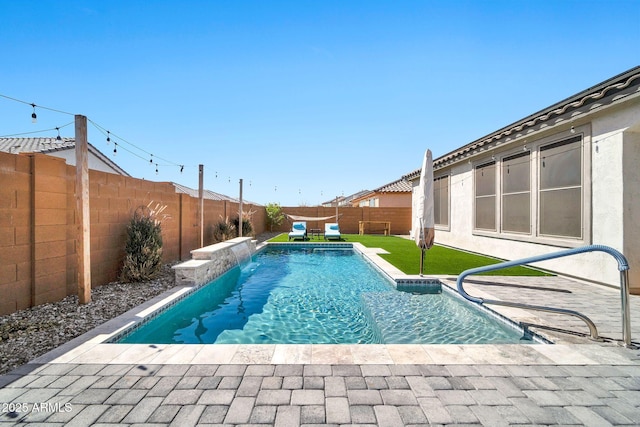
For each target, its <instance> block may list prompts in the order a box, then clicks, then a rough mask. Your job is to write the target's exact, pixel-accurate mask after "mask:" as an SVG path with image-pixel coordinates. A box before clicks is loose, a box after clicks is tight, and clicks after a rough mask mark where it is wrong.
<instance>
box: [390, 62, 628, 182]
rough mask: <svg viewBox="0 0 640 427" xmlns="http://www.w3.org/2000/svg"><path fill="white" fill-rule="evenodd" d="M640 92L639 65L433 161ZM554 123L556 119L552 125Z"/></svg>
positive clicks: (413, 175)
mask: <svg viewBox="0 0 640 427" xmlns="http://www.w3.org/2000/svg"><path fill="white" fill-rule="evenodd" d="M638 93H640V66H637V67H634V68H632V69H630V70H628V71H625V72H623V73H621V74H618V75H617V76H614V77H612V78H610V79H607V80H605V81H604V82H602V83H599V84H597V85H595V86H592V87H590V88H588V89H585V90H583V91H582V92H579V93H577V94H575V95H573V96H571V97H569V98H566V99H564V100H562V101H560V102H557V103H555V104H553V105H551V106H550V107H547V108H545V109H544V110H540V111H538V112H536V113H533V114H531V115H529V116H527V117H525V118H523V119H521V120H518V121H517V122H514V123H512V124H510V125H507V126H505V127H503V128H502V129H499V130H497V131H495V132H493V133H490V134H489V135H486V136H483V137H482V138H479V139H477V140H475V141H473V142H470V143H468V144H466V145H463V146H462V147H460V148H457V149H455V150H453V151H451V152H449V153H447V154H444V155H442V156H440V157H438V158H436V159H434V160H433V167H434V169H438V168H439V167H443V166H445V165H447V164H451V163H455V162H458V161H460V160H462V159H464V158H467V157H468V156H472V155H474V154H476V153H478V152H483V150H486V149H491V148H492V144H494V145H495V144H498V142H503V141H504V142H505V143H508V142H509V141H510V140H512V139H516V138H518V137H519V135H523V134H526V133H528V132H531V131H533V130H535V129H537V128H539V127H542V126H544V125H545V123H546V122H550V123H547V126H548V125H553V124H556V123H568V122H569V121H570V120H571V118H572V117H574V116H576V115H579V114H586V113H588V112H590V111H592V110H593V109H597V108H600V107H602V106H605V105H610V104H613V103H616V102H618V101H619V100H621V99H623V98H626V97H629V96H632V95H635V96H637V95H638ZM551 120H553V121H552V122H551ZM421 170H422V168H419V169H417V170H414V171H412V172H409V173H408V174H406V175H403V176H402V179H406V180H409V181H412V180H415V179H418V178H419V177H420V172H421Z"/></svg>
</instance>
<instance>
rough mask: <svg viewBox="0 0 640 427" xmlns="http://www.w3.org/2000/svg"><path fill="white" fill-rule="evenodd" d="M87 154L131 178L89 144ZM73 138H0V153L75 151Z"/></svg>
mask: <svg viewBox="0 0 640 427" xmlns="http://www.w3.org/2000/svg"><path fill="white" fill-rule="evenodd" d="M87 146H88V150H89V153H91V154H93V155H94V156H95V157H96V158H98V159H99V160H100V161H101V162H103V163H104V164H106V165H107V166H108V167H109V168H111V169H113V170H114V171H116V172H118V173H119V174H120V175H125V176H131V175H129V174H128V173H127V172H126V171H125V170H124V169H122V168H121V167H120V166H118V165H117V164H116V163H115V162H114V161H113V160H111V159H110V158H109V157H108V156H106V155H105V154H104V153H102V152H101V151H100V150H98V149H97V148H96V147H94V146H93V145H91V144H87ZM75 148H76V141H75V138H61V139H57V138H56V137H52V138H50V137H43V138H0V151H4V152H5V153H13V154H18V153H43V154H50V153H55V152H61V151H68V150H75Z"/></svg>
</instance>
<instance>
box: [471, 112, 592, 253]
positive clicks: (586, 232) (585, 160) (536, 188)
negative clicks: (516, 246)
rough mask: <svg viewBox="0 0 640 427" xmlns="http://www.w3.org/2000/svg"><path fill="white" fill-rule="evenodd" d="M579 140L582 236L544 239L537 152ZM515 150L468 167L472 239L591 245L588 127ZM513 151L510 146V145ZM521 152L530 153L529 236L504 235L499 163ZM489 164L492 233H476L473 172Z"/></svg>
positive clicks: (566, 245) (521, 143) (500, 165)
mask: <svg viewBox="0 0 640 427" xmlns="http://www.w3.org/2000/svg"><path fill="white" fill-rule="evenodd" d="M578 135H581V136H582V170H581V174H582V188H581V190H582V206H581V212H580V215H581V216H582V236H581V237H580V238H575V237H570V236H548V235H542V234H541V232H540V207H539V206H540V195H539V193H540V165H541V164H540V148H541V147H545V146H548V145H551V144H555V143H558V142H561V141H564V140H567V139H569V138H572V137H575V136H578ZM517 145H518V148H511V149H510V150H505V151H504V152H493V154H492V155H489V154H488V155H487V157H485V158H482V159H480V160H479V161H477V162H474V163H475V164H474V165H473V166H472V169H471V174H472V178H473V182H474V184H473V202H472V205H473V206H472V208H473V209H472V213H473V219H472V235H476V236H486V237H493V238H499V239H505V240H518V241H525V242H531V243H539V244H546V245H551V246H558V247H569V248H570V247H577V246H582V245H588V244H591V241H592V235H591V125H590V124H586V125H582V126H575V127H574V128H573V130H572V131H565V132H559V133H555V134H553V135H549V136H546V137H542V138H539V139H537V140H533V141H523V140H521V141H520V142H519V143H517ZM510 146H511V147H513V144H510ZM523 149H526V150H529V151H530V162H531V163H530V164H531V167H530V173H531V180H530V188H531V190H530V196H531V202H530V210H531V214H530V223H531V233H529V234H527V233H517V232H511V231H504V230H503V229H502V208H503V205H502V197H503V188H502V159H503V158H505V157H511V156H513V155H514V154H516V153H518V152H519V151H522V150H523ZM492 161H495V162H496V223H497V224H496V231H492V230H486V229H477V228H476V227H475V224H476V194H475V193H476V184H475V172H476V168H477V167H479V166H483V165H486V164H488V163H491V162H492Z"/></svg>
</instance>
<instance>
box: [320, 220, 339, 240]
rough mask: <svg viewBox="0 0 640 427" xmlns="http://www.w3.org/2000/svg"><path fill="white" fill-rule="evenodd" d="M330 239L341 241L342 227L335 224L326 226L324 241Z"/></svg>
mask: <svg viewBox="0 0 640 427" xmlns="http://www.w3.org/2000/svg"><path fill="white" fill-rule="evenodd" d="M329 239H338V240H340V226H339V225H338V224H337V223H335V222H333V223H327V224H325V225H324V240H329Z"/></svg>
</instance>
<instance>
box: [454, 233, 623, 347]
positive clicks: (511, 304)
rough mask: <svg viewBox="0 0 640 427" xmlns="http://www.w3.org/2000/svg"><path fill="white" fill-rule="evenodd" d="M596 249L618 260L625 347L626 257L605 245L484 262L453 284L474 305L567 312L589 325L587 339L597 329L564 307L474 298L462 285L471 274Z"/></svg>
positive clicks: (460, 276)
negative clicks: (484, 263) (483, 264)
mask: <svg viewBox="0 0 640 427" xmlns="http://www.w3.org/2000/svg"><path fill="white" fill-rule="evenodd" d="M596 251H599V252H605V253H607V254H609V255H611V256H612V257H614V258H615V259H616V261H617V262H618V271H620V297H621V303H622V340H623V342H624V345H625V347H631V315H630V312H629V263H628V262H627V259H626V258H625V256H624V255H623V254H622V253H620V252H618V251H617V250H615V249H613V248H611V247H609V246H604V245H589V246H583V247H580V248H573V249H567V250H564V251H558V252H552V253H550V254H544V255H538V256H533V257H529V258H522V259H517V260H514V261H506V262H501V263H498V264H492V265H487V266H484V267H478V268H471V269H469V270H465V271H463V272H462V273H461V274H460V275H459V276H458V280H457V281H456V286H457V288H458V292H459V293H460V295H462V296H463V297H465V298H466V299H468V300H469V301H473V302H475V303H478V304H494V305H504V306H508V307H517V308H526V309H531V310H538V311H547V312H552V313H559V314H567V315H570V316H575V317H578V318H580V319H582V320H583V321H584V322H585V323H586V324H587V326H588V327H589V333H590V335H591V338H592V339H598V330H597V328H596V325H595V324H594V323H593V322H592V321H591V319H589V318H588V317H587V316H585V315H584V314H581V313H579V312H577V311H573V310H566V309H562V308H554V307H546V306H538V305H530V304H523V303H517V302H508V301H499V300H490V299H484V298H479V297H474V296H471V295H469V294H468V293H467V292H466V291H465V290H464V288H463V286H462V284H463V282H464V279H465V277H467V276H470V275H472V274H478V273H484V272H487V271H495V270H501V269H503V268H508V267H516V266H520V265H525V264H531V263H533V262H538V261H546V260H549V259H555V258H562V257H565V256H570V255H577V254H582V253H585V252H596Z"/></svg>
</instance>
